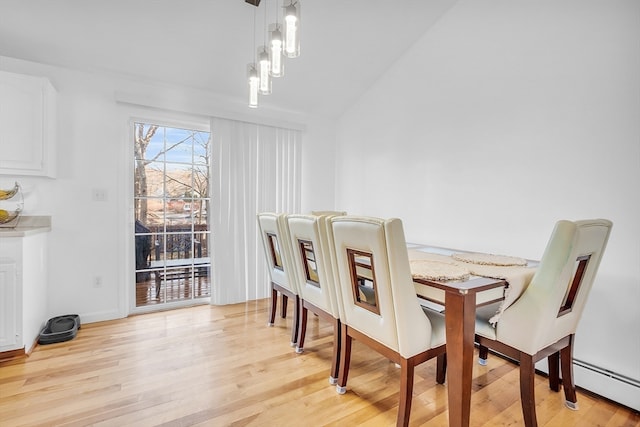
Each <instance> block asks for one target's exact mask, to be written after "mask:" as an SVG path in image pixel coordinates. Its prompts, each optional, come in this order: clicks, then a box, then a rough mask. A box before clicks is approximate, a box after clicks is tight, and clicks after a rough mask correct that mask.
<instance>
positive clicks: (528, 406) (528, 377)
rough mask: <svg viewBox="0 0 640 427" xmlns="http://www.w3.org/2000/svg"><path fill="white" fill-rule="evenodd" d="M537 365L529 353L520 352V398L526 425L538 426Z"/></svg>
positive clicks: (528, 426) (529, 426)
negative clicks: (535, 392)
mask: <svg viewBox="0 0 640 427" xmlns="http://www.w3.org/2000/svg"><path fill="white" fill-rule="evenodd" d="M534 369H535V365H534V363H533V358H532V357H531V356H530V355H528V354H522V353H521V354H520V400H521V402H522V415H523V416H524V425H525V426H526V427H537V425H538V422H537V421H536V398H535V394H534V391H535V388H534V386H535V371H534Z"/></svg>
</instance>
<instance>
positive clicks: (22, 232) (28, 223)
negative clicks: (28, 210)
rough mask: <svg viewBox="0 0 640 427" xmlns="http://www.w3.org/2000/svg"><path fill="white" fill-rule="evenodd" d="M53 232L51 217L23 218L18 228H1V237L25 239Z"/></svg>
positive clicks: (19, 221)
mask: <svg viewBox="0 0 640 427" xmlns="http://www.w3.org/2000/svg"><path fill="white" fill-rule="evenodd" d="M49 231H51V217H50V216H27V215H25V216H22V217H20V218H19V220H18V226H17V227H14V228H0V237H25V236H31V235H34V234H39V233H47V232H49Z"/></svg>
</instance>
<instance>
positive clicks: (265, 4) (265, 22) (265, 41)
mask: <svg viewBox="0 0 640 427" xmlns="http://www.w3.org/2000/svg"><path fill="white" fill-rule="evenodd" d="M263 28H264V34H263V35H264V38H263V40H264V46H265V48H266V46H267V32H268V28H267V3H266V2H265V3H264V27H263Z"/></svg>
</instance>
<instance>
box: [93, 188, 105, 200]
mask: <svg viewBox="0 0 640 427" xmlns="http://www.w3.org/2000/svg"><path fill="white" fill-rule="evenodd" d="M91 199H92V200H93V201H94V202H106V201H107V190H105V189H104V188H94V189H93V190H92V191H91Z"/></svg>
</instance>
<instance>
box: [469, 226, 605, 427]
mask: <svg viewBox="0 0 640 427" xmlns="http://www.w3.org/2000/svg"><path fill="white" fill-rule="evenodd" d="M611 226H612V223H611V222H610V221H608V220H604V219H596V220H585V221H576V222H571V221H558V222H557V223H556V225H555V228H554V230H553V233H552V234H551V237H550V239H549V242H548V243H547V247H546V249H545V251H544V254H543V256H542V259H541V260H540V265H539V266H538V269H537V271H536V273H535V275H534V276H533V278H532V279H531V283H530V284H529V286H528V287H527V288H526V290H525V291H524V292H523V293H522V295H521V296H520V297H519V298H518V299H517V300H516V301H515V302H514V303H513V304H512V305H511V306H509V307H507V308H506V309H505V310H504V312H503V313H502V315H501V316H500V318H499V320H498V322H497V325H496V327H495V328H494V327H493V326H492V325H491V324H489V318H490V317H491V316H492V315H494V314H495V312H496V310H495V306H494V307H492V306H486V307H482V308H479V309H478V311H477V319H476V342H478V344H479V345H480V358H481V361H482V359H486V356H487V348H491V349H493V350H496V351H497V352H499V353H502V354H504V355H506V356H509V357H511V358H512V359H515V360H517V361H519V362H520V397H521V400H522V412H523V415H524V421H525V425H526V426H527V427H532V426H536V425H537V421H536V408H535V396H534V364H535V363H536V362H537V361H539V360H542V359H544V358H545V357H547V358H548V362H549V386H550V388H551V389H552V390H554V391H559V369H558V368H559V364H560V366H561V368H562V386H563V388H564V394H565V399H566V403H567V406H568V407H569V408H572V409H577V400H576V392H575V386H574V383H573V343H574V334H575V332H576V328H577V327H578V322H579V320H580V316H581V315H582V311H583V309H584V306H585V303H586V301H587V296H588V295H589V291H590V289H591V286H592V285H593V280H594V277H595V275H596V272H597V270H598V266H599V265H600V260H601V258H602V253H603V251H604V249H605V247H606V244H607V240H608V239H609V234H610V232H611Z"/></svg>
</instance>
